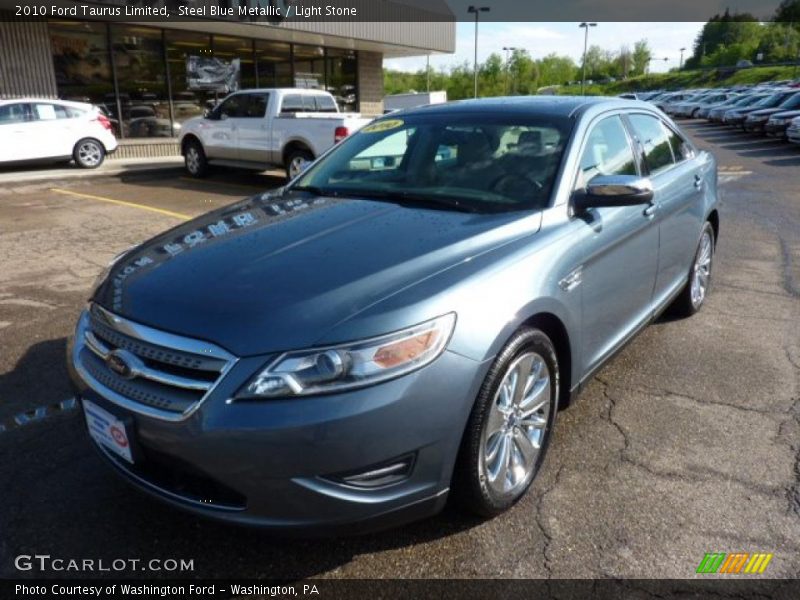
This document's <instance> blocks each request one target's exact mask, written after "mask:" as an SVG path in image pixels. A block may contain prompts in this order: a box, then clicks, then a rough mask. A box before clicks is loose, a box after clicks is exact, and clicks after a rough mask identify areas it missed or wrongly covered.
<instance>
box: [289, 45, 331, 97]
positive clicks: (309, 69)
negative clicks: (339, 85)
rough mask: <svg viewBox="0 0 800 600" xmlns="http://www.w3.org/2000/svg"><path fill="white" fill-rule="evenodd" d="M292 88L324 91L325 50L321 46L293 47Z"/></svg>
mask: <svg viewBox="0 0 800 600" xmlns="http://www.w3.org/2000/svg"><path fill="white" fill-rule="evenodd" d="M294 87H298V88H306V89H312V90H324V89H325V50H324V48H323V47H322V46H301V45H299V44H298V45H296V46H295V47H294Z"/></svg>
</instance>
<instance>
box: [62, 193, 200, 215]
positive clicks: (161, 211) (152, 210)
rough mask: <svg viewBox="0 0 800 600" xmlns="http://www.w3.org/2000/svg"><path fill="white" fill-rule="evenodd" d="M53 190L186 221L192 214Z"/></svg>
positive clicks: (103, 197)
mask: <svg viewBox="0 0 800 600" xmlns="http://www.w3.org/2000/svg"><path fill="white" fill-rule="evenodd" d="M50 191H51V192H57V193H59V194H66V195H68V196H75V197H76V198H87V199H89V200H97V201H99V202H109V203H111V204H119V205H120V206H128V207H130V208H138V209H141V210H149V211H150V212H154V213H159V214H162V215H167V216H168V217H175V218H177V219H183V220H184V221H186V220H188V219H191V218H192V216H191V215H185V214H183V213H177V212H173V211H171V210H164V209H163V208H155V207H154V206H147V205H145V204H136V203H135V202H126V201H125V200H114V198H106V197H105V196H95V195H93V194H82V193H80V192H73V191H70V190H62V189H61V188H50Z"/></svg>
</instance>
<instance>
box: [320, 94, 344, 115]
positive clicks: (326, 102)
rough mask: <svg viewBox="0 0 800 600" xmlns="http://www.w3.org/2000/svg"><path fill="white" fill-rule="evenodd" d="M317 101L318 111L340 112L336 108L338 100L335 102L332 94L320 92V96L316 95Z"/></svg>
mask: <svg viewBox="0 0 800 600" xmlns="http://www.w3.org/2000/svg"><path fill="white" fill-rule="evenodd" d="M314 98H315V99H316V101H317V111H318V112H326V113H335V112H339V111H338V110H337V109H336V102H334V100H333V98H331V97H330V96H325V95H323V94H320V95H319V96H314Z"/></svg>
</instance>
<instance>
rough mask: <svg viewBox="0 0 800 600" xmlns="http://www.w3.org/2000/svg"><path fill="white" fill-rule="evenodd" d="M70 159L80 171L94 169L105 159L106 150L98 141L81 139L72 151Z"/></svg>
mask: <svg viewBox="0 0 800 600" xmlns="http://www.w3.org/2000/svg"><path fill="white" fill-rule="evenodd" d="M72 158H73V160H74V161H75V164H76V165H78V166H79V167H80V168H81V169H96V168H97V167H99V166H100V165H102V164H103V161H104V160H105V158H106V148H105V146H103V143H102V142H101V141H99V140H96V139H94V138H83V139H82V140H78V143H77V144H75V147H74V148H73V149H72Z"/></svg>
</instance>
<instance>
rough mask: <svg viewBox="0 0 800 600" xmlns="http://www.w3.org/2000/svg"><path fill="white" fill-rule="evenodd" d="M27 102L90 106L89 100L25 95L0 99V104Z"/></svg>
mask: <svg viewBox="0 0 800 600" xmlns="http://www.w3.org/2000/svg"><path fill="white" fill-rule="evenodd" d="M23 102H24V103H28V102H41V103H49V104H63V105H64V106H74V107H75V108H82V109H87V108H92V106H93V105H92V104H90V103H89V102H73V101H72V100H60V99H58V98H37V97H34V96H27V97H23V98H3V99H0V106H4V105H6V104H19V103H23Z"/></svg>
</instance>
